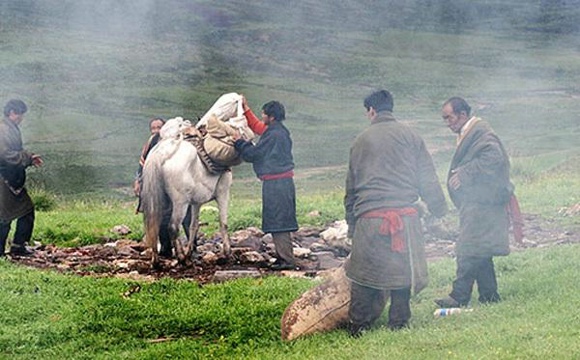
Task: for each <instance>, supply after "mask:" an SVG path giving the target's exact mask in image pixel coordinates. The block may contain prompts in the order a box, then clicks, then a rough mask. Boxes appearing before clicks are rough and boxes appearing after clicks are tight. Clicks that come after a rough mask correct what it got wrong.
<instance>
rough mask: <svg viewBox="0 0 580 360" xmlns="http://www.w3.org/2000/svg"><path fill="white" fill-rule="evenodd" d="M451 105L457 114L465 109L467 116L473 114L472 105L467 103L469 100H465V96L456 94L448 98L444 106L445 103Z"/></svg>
mask: <svg viewBox="0 0 580 360" xmlns="http://www.w3.org/2000/svg"><path fill="white" fill-rule="evenodd" d="M447 104H449V105H451V108H452V109H453V113H454V114H456V115H459V114H461V112H462V111H465V114H467V117H469V116H471V107H470V106H469V104H468V103H467V101H465V100H464V99H463V98H460V97H459V96H454V97H452V98H450V99H449V100H447V101H446V102H445V103H444V104H443V106H445V105H447Z"/></svg>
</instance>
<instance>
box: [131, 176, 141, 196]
mask: <svg viewBox="0 0 580 360" xmlns="http://www.w3.org/2000/svg"><path fill="white" fill-rule="evenodd" d="M133 192H134V193H135V196H137V197H138V196H139V193H140V192H141V184H140V183H139V180H135V182H134V183H133Z"/></svg>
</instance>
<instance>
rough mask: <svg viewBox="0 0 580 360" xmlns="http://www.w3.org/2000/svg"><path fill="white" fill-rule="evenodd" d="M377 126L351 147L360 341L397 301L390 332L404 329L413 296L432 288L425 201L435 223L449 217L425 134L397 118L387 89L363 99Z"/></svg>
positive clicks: (354, 302)
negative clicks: (425, 239)
mask: <svg viewBox="0 0 580 360" xmlns="http://www.w3.org/2000/svg"><path fill="white" fill-rule="evenodd" d="M364 107H365V109H366V114H367V118H368V119H369V120H370V126H369V127H368V128H367V129H366V130H365V131H363V132H362V133H361V134H359V135H358V136H357V138H356V139H355V141H354V143H353V145H352V147H351V149H350V159H349V163H348V173H347V178H346V195H345V198H344V206H345V212H346V221H347V224H348V237H349V238H351V239H352V250H351V254H350V258H349V259H348V260H347V262H346V263H345V270H346V276H347V277H348V278H349V279H350V280H351V302H350V307H349V324H348V330H349V332H350V334H351V335H352V336H354V337H357V336H360V335H361V334H362V333H363V332H364V331H365V330H367V329H369V328H370V327H371V325H372V324H373V323H374V322H375V320H377V319H378V318H379V317H380V315H381V314H382V312H383V310H384V308H385V305H386V302H387V300H388V298H389V296H390V300H391V305H390V308H389V320H388V327H389V328H390V329H392V330H397V329H401V328H405V327H407V326H408V324H409V319H410V318H411V309H410V298H411V291H412V290H413V291H414V292H415V293H418V292H419V291H421V290H422V289H423V288H424V287H425V286H427V281H428V274H427V261H426V256H425V248H424V242H423V232H422V226H421V220H420V217H419V213H418V201H419V200H422V201H424V202H425V203H426V204H427V207H428V209H429V211H430V212H431V213H432V214H433V215H434V216H436V217H442V216H444V215H445V214H446V213H447V210H448V208H447V203H446V201H445V196H444V194H443V189H442V188H441V185H440V183H439V180H438V178H437V174H436V172H435V166H434V165H433V160H432V158H431V155H430V154H429V152H428V151H427V148H426V146H425V142H424V141H423V139H422V138H421V136H419V134H418V133H417V132H416V131H415V130H413V129H411V128H410V127H409V126H407V125H404V124H402V123H400V122H399V121H397V119H396V118H395V117H394V116H393V113H392V111H393V97H392V95H391V93H390V92H388V91H387V90H380V91H376V92H373V93H372V94H370V95H369V96H368V97H366V98H365V99H364Z"/></svg>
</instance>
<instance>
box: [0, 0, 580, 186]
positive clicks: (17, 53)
mask: <svg viewBox="0 0 580 360" xmlns="http://www.w3.org/2000/svg"><path fill="white" fill-rule="evenodd" d="M547 3H551V2H544V1H536V2H529V1H523V0H522V1H518V0H512V1H509V2H503V3H489V2H486V1H470V2H464V3H459V4H456V3H454V5H452V3H451V2H447V1H444V2H441V1H429V0H417V1H406V2H403V3H401V2H396V1H385V2H379V3H377V2H375V1H354V0H352V1H341V2H340V4H330V3H320V2H317V1H300V2H298V3H290V2H286V1H268V2H266V1H252V2H246V1H237V0H235V1H211V2H210V1H201V0H198V1H186V0H171V1H156V0H149V1H142V2H138V3H120V4H119V3H118V2H115V1H99V2H91V1H56V0H44V1H34V0H27V1H20V0H19V1H16V0H8V1H4V2H2V4H1V5H0V14H1V17H2V22H1V23H0V34H1V37H0V60H1V61H0V64H1V65H0V79H1V81H0V99H4V100H2V101H5V100H7V99H9V98H11V97H21V98H23V99H24V100H25V101H27V102H28V104H29V105H30V112H29V114H28V116H27V120H26V121H25V122H24V123H23V127H24V129H23V133H24V138H25V142H26V146H27V147H28V148H30V149H33V150H34V151H36V152H39V153H41V154H43V155H44V156H45V158H46V166H45V167H44V168H43V169H41V170H34V171H31V172H30V173H31V177H32V180H33V181H34V182H35V183H37V184H39V185H40V186H44V187H45V188H47V189H49V190H51V191H55V192H57V193H80V192H90V191H101V192H107V191H111V189H112V188H119V187H120V188H123V187H126V186H128V185H129V183H130V181H131V179H132V176H133V173H134V171H135V168H136V166H135V164H136V162H137V158H138V152H139V149H140V147H141V144H142V143H143V141H144V139H145V138H146V136H147V121H148V119H149V118H150V117H152V116H164V117H166V118H169V117H174V116H184V117H186V118H190V119H195V118H196V117H197V116H201V115H203V114H204V113H205V111H206V110H207V109H209V107H211V105H212V104H213V102H214V101H215V100H216V99H217V98H218V97H219V95H221V94H223V93H226V92H232V91H236V92H242V93H244V94H246V95H247V97H248V98H249V100H250V104H251V105H252V106H253V107H254V108H255V109H259V107H260V106H261V104H263V103H264V102H266V101H268V100H270V99H274V98H275V99H279V100H281V101H282V102H283V103H284V104H285V105H286V107H287V113H288V126H289V128H290V129H291V131H292V133H293V139H294V143H295V147H294V153H295V158H296V164H297V169H298V172H300V171H305V170H307V169H310V168H313V167H324V166H335V165H343V164H345V163H346V161H347V156H348V147H349V145H350V143H351V141H352V139H353V138H354V136H355V135H356V134H357V133H358V132H359V131H361V130H362V129H363V128H364V127H365V126H366V125H367V123H366V120H365V117H364V113H363V111H362V110H363V108H362V98H363V97H364V96H365V95H367V94H368V93H369V92H370V91H372V90H373V89H376V88H379V87H386V88H388V89H390V90H391V91H392V92H393V93H394V96H395V112H396V114H397V115H398V116H399V117H400V118H401V119H402V120H404V121H407V122H409V123H411V124H412V125H413V126H415V127H416V128H418V129H419V130H420V131H421V133H422V134H423V135H424V136H425V138H426V140H427V142H428V145H429V147H430V149H432V151H433V153H434V155H435V159H436V162H437V166H438V168H441V169H443V168H445V167H446V166H447V164H448V161H449V156H450V154H451V151H452V146H453V137H452V134H451V133H450V132H449V130H448V129H446V128H445V127H444V126H443V124H442V123H441V121H440V116H439V106H440V104H441V102H442V101H444V100H445V99H446V98H448V97H449V96H452V95H458V94H459V95H463V96H465V97H466V98H467V99H468V100H469V101H470V102H471V103H472V105H474V108H475V109H476V110H477V112H478V113H479V115H481V116H483V117H485V118H486V119H488V120H489V121H491V122H492V124H493V125H494V127H495V128H496V130H497V131H498V133H499V134H500V136H502V138H503V139H504V140H505V142H506V145H507V147H508V149H509V151H510V153H511V154H512V156H513V157H514V158H516V159H517V158H522V159H530V161H535V162H537V161H541V160H535V159H536V158H539V159H544V158H545V157H550V159H552V160H553V161H550V164H549V166H554V165H557V164H560V163H565V162H566V161H569V159H570V158H575V157H577V156H578V153H579V149H578V146H577V145H576V143H577V141H575V139H577V137H578V135H579V134H578V132H579V131H580V130H579V129H580V127H579V126H578V125H579V121H578V117H577V115H576V114H578V113H579V110H580V102H579V101H578V97H579V96H580V95H579V94H580V91H579V88H578V84H579V83H580V81H579V80H580V71H579V70H578V69H580V67H579V63H580V58H579V56H578V49H579V46H580V38H579V37H578V36H576V35H577V33H578V28H577V24H578V22H575V21H573V20H574V19H576V17H577V15H578V7H575V6H572V5H574V3H575V2H574V1H570V2H554V3H557V4H560V5H558V6H557V5H550V6H549V4H547ZM246 176H251V171H250V169H249V167H248V166H240V167H239V168H237V169H236V177H237V178H240V177H246ZM327 185H328V186H330V187H334V186H340V185H342V177H341V176H332V177H330V178H329V179H328V183H327Z"/></svg>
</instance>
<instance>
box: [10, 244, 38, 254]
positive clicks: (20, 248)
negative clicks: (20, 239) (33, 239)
mask: <svg viewBox="0 0 580 360" xmlns="http://www.w3.org/2000/svg"><path fill="white" fill-rule="evenodd" d="M33 254H34V251H30V250H29V249H27V248H26V246H25V245H12V246H11V247H10V255H12V256H30V255H33Z"/></svg>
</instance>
